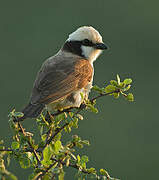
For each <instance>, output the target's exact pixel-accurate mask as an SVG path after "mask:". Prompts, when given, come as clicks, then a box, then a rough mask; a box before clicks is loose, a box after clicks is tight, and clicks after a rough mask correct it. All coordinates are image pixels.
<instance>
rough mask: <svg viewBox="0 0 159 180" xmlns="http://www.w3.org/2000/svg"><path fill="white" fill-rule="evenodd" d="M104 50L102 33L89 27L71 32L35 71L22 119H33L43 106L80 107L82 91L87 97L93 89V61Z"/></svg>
mask: <svg viewBox="0 0 159 180" xmlns="http://www.w3.org/2000/svg"><path fill="white" fill-rule="evenodd" d="M105 49H107V46H106V45H105V44H104V43H103V41H102V37H101V35H100V34H99V32H98V31H97V30H95V29H94V28H93V27H91V26H84V27H80V28H78V29H77V30H76V31H75V32H73V33H72V34H70V35H69V38H68V39H67V40H66V42H65V43H64V45H63V47H62V48H61V49H60V50H59V52H58V53H57V54H56V55H54V56H52V57H50V58H48V59H47V60H46V61H45V62H44V64H43V65H42V67H41V69H40V71H39V72H38V74H37V77H36V79H35V82H34V86H33V90H32V94H31V98H30V102H29V104H28V105H27V106H26V107H25V108H24V109H23V111H22V112H23V114H24V116H23V117H22V119H25V118H36V117H37V116H38V115H39V114H40V113H41V112H42V110H43V108H44V107H47V108H48V109H49V110H59V109H66V108H70V107H80V105H81V103H82V102H83V98H82V97H81V93H82V94H83V96H84V98H88V94H89V92H90V89H91V88H92V81H93V75H94V68H93V62H94V61H95V60H96V58H97V57H98V56H99V55H100V54H101V52H102V50H105Z"/></svg>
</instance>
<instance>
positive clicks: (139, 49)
mask: <svg viewBox="0 0 159 180" xmlns="http://www.w3.org/2000/svg"><path fill="white" fill-rule="evenodd" d="M158 7H159V2H158V1H157V0H156V1H155V0H154V1H149V0H109V1H108V0H79V1H76V0H63V1H62V0H57V1H54V0H52V1H51V0H47V1H44V0H43V1H41V0H32V1H28V0H27V1H24V0H23V1H22V0H21V1H20V0H14V1H11V0H10V1H9V0H1V1H0V102H1V103H0V120H1V125H0V138H3V139H4V140H5V141H6V142H7V143H8V144H9V142H10V141H11V139H10V138H11V135H12V134H11V131H10V129H9V127H8V118H7V114H8V112H9V111H10V110H12V109H13V108H14V107H16V110H21V109H22V107H24V105H25V104H26V103H27V102H28V99H29V96H30V91H31V89H32V84H33V81H34V78H35V75H36V73H37V71H38V69H39V68H40V66H41V64H42V62H43V61H44V60H45V59H46V58H47V57H49V56H51V55H53V54H55V53H56V52H57V51H58V50H59V48H60V47H61V46H62V44H63V43H64V41H65V40H66V39H67V37H68V34H70V33H71V32H73V31H74V30H75V29H76V28H78V27H79V26H83V25H92V26H93V27H95V28H97V29H98V30H99V32H100V33H101V34H102V36H103V40H104V42H106V43H107V44H108V45H109V46H110V50H109V51H107V52H104V53H103V54H102V55H101V56H100V58H98V60H97V61H96V62H95V79H94V84H97V85H99V86H103V85H104V84H105V83H107V82H108V81H109V80H111V79H113V78H115V76H116V74H117V73H119V74H120V76H121V77H122V78H126V77H131V78H132V79H133V93H134V95H135V102H134V103H129V102H126V101H125V100H123V98H120V99H119V100H114V99H112V97H105V98H103V99H100V100H99V101H98V104H99V107H100V110H99V113H98V114H97V115H96V114H91V113H87V114H86V118H85V120H84V121H82V122H80V128H79V129H78V130H74V131H73V132H72V134H77V133H78V134H79V135H80V136H81V137H83V138H86V139H89V140H90V142H91V144H92V145H91V146H90V147H88V148H86V150H85V152H84V153H86V154H89V157H90V158H89V159H90V163H89V165H90V166H95V167H97V168H98V169H99V168H106V169H107V170H108V172H109V173H110V174H111V175H112V176H114V177H118V178H120V179H122V180H138V179H142V180H149V179H158V177H159V175H158V169H159V157H158V152H159V140H158V137H159V132H158V129H159V121H158V112H157V111H159V109H158V91H159V85H158V78H159V77H158V66H159V50H158V47H159V46H158V45H159V10H158ZM24 124H25V125H26V127H27V129H29V130H31V131H32V132H34V128H36V124H35V122H34V121H33V120H28V121H27V122H24ZM11 170H12V171H13V172H14V173H15V174H16V175H17V176H18V177H19V179H20V180H25V179H27V176H28V173H29V172H30V170H22V169H20V168H19V166H18V165H16V163H15V162H13V163H11ZM66 179H67V180H72V179H74V178H73V176H72V175H70V174H67V176H66Z"/></svg>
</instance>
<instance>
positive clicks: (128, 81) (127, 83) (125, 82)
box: [124, 78, 132, 85]
mask: <svg viewBox="0 0 159 180" xmlns="http://www.w3.org/2000/svg"><path fill="white" fill-rule="evenodd" d="M131 83H132V79H130V78H129V79H125V80H124V84H126V85H129V84H131Z"/></svg>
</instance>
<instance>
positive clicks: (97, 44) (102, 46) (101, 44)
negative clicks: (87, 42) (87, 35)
mask: <svg viewBox="0 0 159 180" xmlns="http://www.w3.org/2000/svg"><path fill="white" fill-rule="evenodd" d="M94 48H96V49H101V50H105V49H108V46H106V45H105V44H104V43H96V44H95V45H94Z"/></svg>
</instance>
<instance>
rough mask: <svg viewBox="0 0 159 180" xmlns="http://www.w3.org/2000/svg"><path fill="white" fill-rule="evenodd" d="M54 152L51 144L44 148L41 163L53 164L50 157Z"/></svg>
mask: <svg viewBox="0 0 159 180" xmlns="http://www.w3.org/2000/svg"><path fill="white" fill-rule="evenodd" d="M52 154H53V150H52V148H51V146H49V145H48V146H46V148H45V149H44V151H43V160H42V161H41V163H42V164H43V165H50V164H51V161H50V158H51V156H52Z"/></svg>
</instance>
